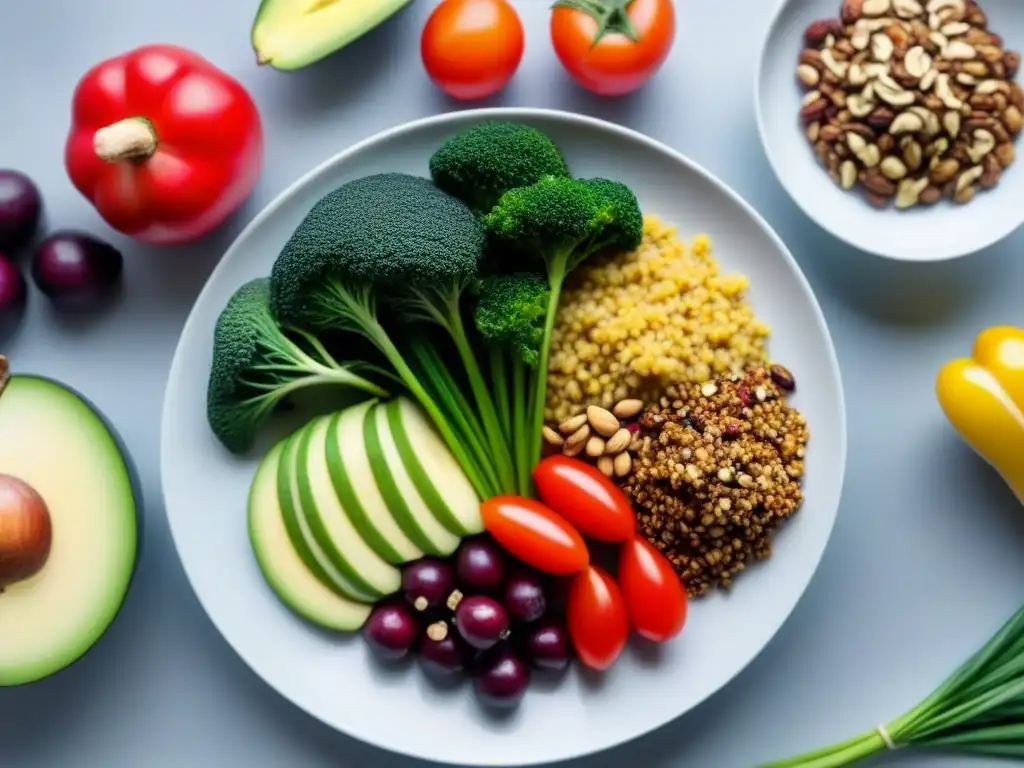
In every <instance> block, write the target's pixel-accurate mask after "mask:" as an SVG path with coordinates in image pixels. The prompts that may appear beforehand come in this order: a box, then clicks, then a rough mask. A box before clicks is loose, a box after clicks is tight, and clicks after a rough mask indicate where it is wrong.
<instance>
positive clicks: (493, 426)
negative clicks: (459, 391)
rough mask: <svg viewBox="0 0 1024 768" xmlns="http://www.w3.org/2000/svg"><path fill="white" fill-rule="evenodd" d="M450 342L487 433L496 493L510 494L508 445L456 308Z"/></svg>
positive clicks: (512, 477) (511, 475) (511, 476)
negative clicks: (451, 340)
mask: <svg viewBox="0 0 1024 768" xmlns="http://www.w3.org/2000/svg"><path fill="white" fill-rule="evenodd" d="M450 321H451V323H450V328H451V335H452V339H453V340H454V341H455V347H456V349H457V350H458V352H459V357H460V358H462V365H463V367H464V368H465V369H466V377H467V378H468V379H469V386H470V389H471V390H472V392H473V399H474V400H476V406H477V411H478V412H479V414H480V420H481V423H482V425H483V427H484V430H485V432H486V433H487V442H488V443H489V444H490V448H491V454H492V456H493V459H494V461H493V462H492V463H493V464H494V466H495V469H496V471H497V473H498V477H499V480H500V483H499V488H500V490H499V493H501V492H502V491H508V492H511V491H513V490H514V489H515V482H516V481H515V472H514V470H513V468H512V456H511V455H510V453H509V450H508V445H507V444H506V443H505V441H504V440H503V439H502V436H503V434H504V433H503V432H502V429H501V422H500V420H499V419H498V412H497V409H496V408H495V406H494V400H493V399H492V398H491V393H490V392H489V391H488V390H487V384H486V383H485V382H484V376H483V372H482V371H481V370H480V364H479V363H478V362H477V359H476V355H475V354H474V353H473V347H472V345H471V344H470V341H469V336H467V335H466V327H465V325H464V324H463V322H462V315H461V313H460V312H459V310H458V308H457V307H456V308H455V311H454V312H453V313H452V317H451V319H450Z"/></svg>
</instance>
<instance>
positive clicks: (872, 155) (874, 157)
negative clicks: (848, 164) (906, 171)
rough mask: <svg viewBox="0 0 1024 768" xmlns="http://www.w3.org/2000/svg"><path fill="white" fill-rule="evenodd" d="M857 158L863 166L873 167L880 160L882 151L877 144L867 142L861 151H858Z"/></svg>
mask: <svg viewBox="0 0 1024 768" xmlns="http://www.w3.org/2000/svg"><path fill="white" fill-rule="evenodd" d="M857 159H858V160H860V161H861V162H862V163H864V167H865V168H874V167H875V166H876V165H878V163H879V162H880V161H881V160H882V151H881V150H880V149H879V148H878V145H877V144H868V145H867V147H865V148H864V151H863V152H860V153H858V155H857Z"/></svg>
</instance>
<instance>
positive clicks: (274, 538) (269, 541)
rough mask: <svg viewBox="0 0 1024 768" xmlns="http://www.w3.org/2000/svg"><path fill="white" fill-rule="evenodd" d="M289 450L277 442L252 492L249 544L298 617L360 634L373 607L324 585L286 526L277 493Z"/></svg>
mask: <svg viewBox="0 0 1024 768" xmlns="http://www.w3.org/2000/svg"><path fill="white" fill-rule="evenodd" d="M284 447H285V443H284V442H281V443H278V444H277V445H275V446H274V447H273V448H272V449H271V450H270V452H269V453H268V454H267V455H266V456H265V457H264V458H263V461H262V462H261V463H260V465H259V467H258V468H257V470H256V475H255V477H254V478H253V481H252V485H251V487H250V490H249V507H248V522H249V541H250V542H251V544H252V551H253V555H254V556H255V558H256V564H257V565H258V566H259V569H260V572H261V573H262V574H263V578H264V579H265V580H266V582H267V584H268V585H269V586H270V588H271V589H272V590H273V591H274V594H276V595H277V597H278V599H279V600H280V601H281V602H282V603H283V604H284V605H285V606H287V607H288V608H289V609H291V610H292V611H294V612H295V613H296V614H297V615H299V616H301V617H302V618H304V619H306V620H307V621H310V622H312V623H313V624H316V625H317V626H320V627H323V628H324V629H333V630H338V631H341V632H355V631H356V630H358V629H359V628H360V627H362V626H363V624H364V623H365V622H366V619H367V618H368V617H369V615H370V611H371V606H369V605H367V604H365V603H357V602H355V601H353V600H349V599H348V598H346V597H342V596H341V595H339V594H337V593H336V592H335V591H333V590H332V589H330V588H328V587H327V586H325V585H324V584H323V582H322V581H321V579H319V578H317V576H316V575H314V573H313V571H312V570H310V569H309V567H307V565H306V563H305V562H304V561H303V559H302V558H301V557H300V556H299V553H298V552H297V551H296V549H295V547H294V545H293V544H292V542H291V537H290V536H289V534H288V530H287V528H286V527H285V524H284V511H283V510H282V509H281V504H280V502H279V500H278V494H277V477H278V469H279V467H280V464H281V458H282V456H283V454H284Z"/></svg>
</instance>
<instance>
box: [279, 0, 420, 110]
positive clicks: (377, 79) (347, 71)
mask: <svg viewBox="0 0 1024 768" xmlns="http://www.w3.org/2000/svg"><path fill="white" fill-rule="evenodd" d="M413 5H414V4H413V3H410V4H409V5H407V6H405V7H404V8H402V9H401V10H400V11H399V12H398V13H396V14H395V15H394V16H392V17H391V18H389V19H388V20H387V21H385V22H384V23H382V24H380V25H379V26H377V27H375V28H374V29H371V30H370V31H369V32H367V33H366V34H364V35H363V36H362V37H359V38H357V39H356V40H353V41H352V42H351V43H349V44H348V45H346V46H345V47H344V48H342V49H340V50H338V51H335V52H334V53H332V54H330V55H329V56H326V57H324V58H323V59H320V60H319V61H316V62H314V63H312V64H310V65H309V66H306V67H303V68H302V69H299V70H296V71H293V72H279V71H277V70H274V69H271V68H270V67H267V69H266V78H267V80H268V82H267V83H266V88H265V90H264V91H263V92H264V93H266V94H267V95H266V96H265V97H263V99H262V101H264V102H266V101H271V100H272V101H273V102H274V104H273V106H274V109H275V112H276V113H277V114H279V115H289V114H292V115H294V118H293V120H295V119H297V120H299V121H301V122H305V121H306V119H307V118H309V117H316V118H317V119H320V116H321V115H323V114H324V113H330V112H337V111H340V110H350V109H353V108H355V107H357V106H358V101H359V98H360V96H361V95H362V94H364V93H371V92H373V91H374V90H376V91H377V92H380V93H385V92H387V90H388V88H387V83H386V82H385V81H386V80H388V79H389V78H397V77H398V76H399V72H398V71H397V70H398V68H399V63H400V62H402V61H403V60H404V57H403V56H402V51H403V50H405V49H407V48H408V47H409V46H410V45H411V44H412V43H411V42H410V41H413V40H415V41H416V46H417V48H418V44H419V43H418V41H419V20H418V19H417V18H416V15H415V14H412V13H410V9H411V7H412V6H413ZM404 76H406V77H407V76H408V73H406V74H405V75H404ZM266 106H270V105H266ZM266 106H265V107H264V108H266Z"/></svg>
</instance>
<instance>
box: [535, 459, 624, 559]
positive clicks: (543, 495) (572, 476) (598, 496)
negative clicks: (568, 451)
mask: <svg viewBox="0 0 1024 768" xmlns="http://www.w3.org/2000/svg"><path fill="white" fill-rule="evenodd" d="M533 482H534V484H535V485H536V487H537V495H538V496H540V499H541V501H543V502H544V503H545V504H547V505H548V506H549V507H551V509H553V510H554V511H555V512H557V513H558V514H560V515H561V516H562V517H564V518H565V519H566V520H568V521H569V522H570V523H572V524H573V525H574V526H576V528H578V529H579V531H580V533H582V534H583V535H584V536H589V537H590V538H592V539H597V540H598V541H612V542H620V541H625V540H626V539H628V538H630V537H631V536H632V535H633V533H634V532H635V531H636V516H635V515H634V514H633V508H632V507H631V506H630V503H629V499H627V498H626V495H625V494H624V493H623V492H622V490H621V489H619V487H618V486H617V485H615V483H613V482H612V481H611V480H609V479H608V478H607V477H605V476H604V475H603V474H601V472H600V471H599V470H598V469H597V468H596V467H595V466H593V465H592V464H588V463H587V462H585V461H582V460H581V459H576V458H572V457H569V456H565V455H561V454H559V455H556V456H549V457H548V458H546V459H544V460H542V461H541V462H540V463H539V464H538V465H537V466H536V467H535V468H534V470H533Z"/></svg>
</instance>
